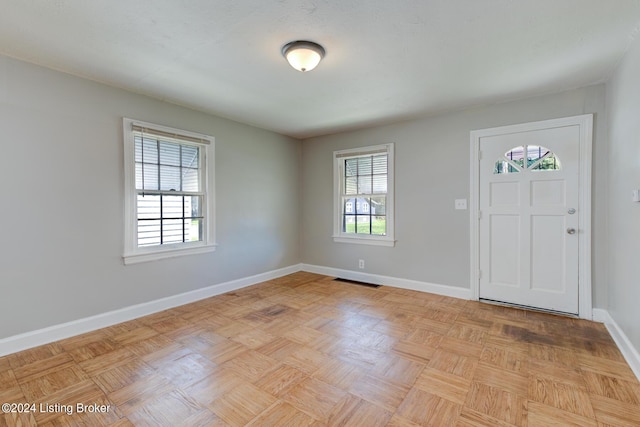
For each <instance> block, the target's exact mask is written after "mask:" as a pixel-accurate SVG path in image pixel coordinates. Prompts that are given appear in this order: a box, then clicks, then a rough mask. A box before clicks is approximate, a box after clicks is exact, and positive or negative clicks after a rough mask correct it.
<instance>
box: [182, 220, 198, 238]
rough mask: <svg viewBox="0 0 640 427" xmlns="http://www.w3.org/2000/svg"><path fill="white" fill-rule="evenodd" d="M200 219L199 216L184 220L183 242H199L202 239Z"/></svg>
mask: <svg viewBox="0 0 640 427" xmlns="http://www.w3.org/2000/svg"><path fill="white" fill-rule="evenodd" d="M202 221H203V220H202V219H199V218H194V219H185V220H184V225H185V226H184V230H185V236H184V241H185V242H199V241H201V240H202V224H203V222H202Z"/></svg>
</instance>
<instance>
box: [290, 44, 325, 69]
mask: <svg viewBox="0 0 640 427" xmlns="http://www.w3.org/2000/svg"><path fill="white" fill-rule="evenodd" d="M282 55H284V57H285V58H287V61H288V62H289V64H290V65H291V66H292V67H293V68H295V69H296V70H298V71H302V72H303V73H304V72H307V71H311V70H313V69H314V68H316V65H318V63H320V60H321V59H322V58H323V57H324V48H323V47H322V46H320V45H319V44H318V43H314V42H309V41H304V40H298V41H295V42H291V43H287V44H286V45H284V46H283V47H282Z"/></svg>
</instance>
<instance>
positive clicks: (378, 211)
mask: <svg viewBox="0 0 640 427" xmlns="http://www.w3.org/2000/svg"><path fill="white" fill-rule="evenodd" d="M370 201H371V206H370V210H371V215H386V213H387V198H386V197H372V198H371V199H370Z"/></svg>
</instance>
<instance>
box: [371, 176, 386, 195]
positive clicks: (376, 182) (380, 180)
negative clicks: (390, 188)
mask: <svg viewBox="0 0 640 427" xmlns="http://www.w3.org/2000/svg"><path fill="white" fill-rule="evenodd" d="M373 192H374V193H386V192H387V175H374V176H373Z"/></svg>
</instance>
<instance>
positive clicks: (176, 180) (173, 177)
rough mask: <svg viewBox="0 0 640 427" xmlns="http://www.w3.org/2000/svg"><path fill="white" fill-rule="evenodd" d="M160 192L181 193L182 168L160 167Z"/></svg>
mask: <svg viewBox="0 0 640 427" xmlns="http://www.w3.org/2000/svg"><path fill="white" fill-rule="evenodd" d="M160 190H166V191H170V190H174V191H181V190H182V189H181V188H180V168H179V167H175V166H160Z"/></svg>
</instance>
